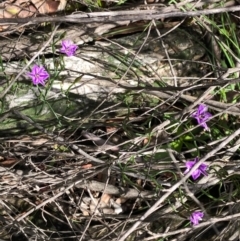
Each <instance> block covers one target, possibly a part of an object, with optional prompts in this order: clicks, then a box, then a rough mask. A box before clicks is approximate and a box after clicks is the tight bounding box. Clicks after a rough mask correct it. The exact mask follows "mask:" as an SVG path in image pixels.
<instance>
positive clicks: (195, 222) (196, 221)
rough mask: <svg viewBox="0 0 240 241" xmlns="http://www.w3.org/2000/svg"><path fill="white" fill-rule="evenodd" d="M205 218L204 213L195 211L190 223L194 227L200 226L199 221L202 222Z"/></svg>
mask: <svg viewBox="0 0 240 241" xmlns="http://www.w3.org/2000/svg"><path fill="white" fill-rule="evenodd" d="M203 216H204V213H203V212H199V211H195V212H193V213H192V215H191V216H190V221H191V223H192V225H194V226H195V225H198V224H199V221H201V220H202V218H203Z"/></svg>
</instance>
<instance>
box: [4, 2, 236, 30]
mask: <svg viewBox="0 0 240 241" xmlns="http://www.w3.org/2000/svg"><path fill="white" fill-rule="evenodd" d="M236 11H240V6H234V7H223V8H215V9H206V10H197V11H189V12H181V11H176V12H173V11H171V12H163V10H159V9H157V10H139V11H137V10H129V11H112V12H94V13H80V14H72V15H67V16H56V17H33V18H7V19H6V18H5V19H4V18H3V19H0V23H4V24H19V23H28V24H29V25H31V24H39V23H43V22H69V23H93V22H116V21H123V20H124V21H127V20H129V21H139V20H153V19H163V18H176V17H194V16H201V15H209V14H217V13H223V12H236Z"/></svg>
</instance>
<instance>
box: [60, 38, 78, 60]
mask: <svg viewBox="0 0 240 241" xmlns="http://www.w3.org/2000/svg"><path fill="white" fill-rule="evenodd" d="M77 49H78V46H77V45H76V44H74V43H73V42H72V41H71V40H63V41H62V48H61V49H60V52H61V53H64V54H66V55H67V56H69V57H70V56H73V55H74V54H75V52H76V51H77Z"/></svg>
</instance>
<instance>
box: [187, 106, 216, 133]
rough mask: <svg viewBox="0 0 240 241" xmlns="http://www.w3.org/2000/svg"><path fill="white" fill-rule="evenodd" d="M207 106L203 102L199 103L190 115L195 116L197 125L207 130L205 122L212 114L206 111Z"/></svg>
mask: <svg viewBox="0 0 240 241" xmlns="http://www.w3.org/2000/svg"><path fill="white" fill-rule="evenodd" d="M207 110H208V107H207V106H206V105H204V104H200V105H199V106H198V109H197V111H196V112H194V113H193V114H192V115H191V116H192V117H193V118H195V119H196V120H197V122H198V124H199V125H201V126H202V127H203V128H204V129H205V130H209V128H208V126H207V124H206V122H207V121H208V119H209V118H210V117H211V116H212V114H210V113H209V112H208V111H207Z"/></svg>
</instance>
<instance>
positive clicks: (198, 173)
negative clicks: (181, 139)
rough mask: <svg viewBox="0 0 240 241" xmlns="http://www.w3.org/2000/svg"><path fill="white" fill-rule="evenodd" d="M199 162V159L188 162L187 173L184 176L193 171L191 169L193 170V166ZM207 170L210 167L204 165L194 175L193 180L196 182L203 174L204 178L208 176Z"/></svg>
mask: <svg viewBox="0 0 240 241" xmlns="http://www.w3.org/2000/svg"><path fill="white" fill-rule="evenodd" d="M198 161H199V158H198V157H196V158H195V159H194V160H192V161H187V162H186V163H185V165H186V168H187V169H186V171H185V172H184V174H186V173H188V172H190V171H191V169H192V168H193V166H194V165H195V164H196V163H197V162H198ZM207 168H208V165H206V164H204V163H202V164H201V165H200V166H199V167H198V169H197V170H195V171H194V172H193V173H192V178H193V180H196V179H198V178H199V177H200V175H201V174H203V175H204V176H207V172H206V171H207Z"/></svg>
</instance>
